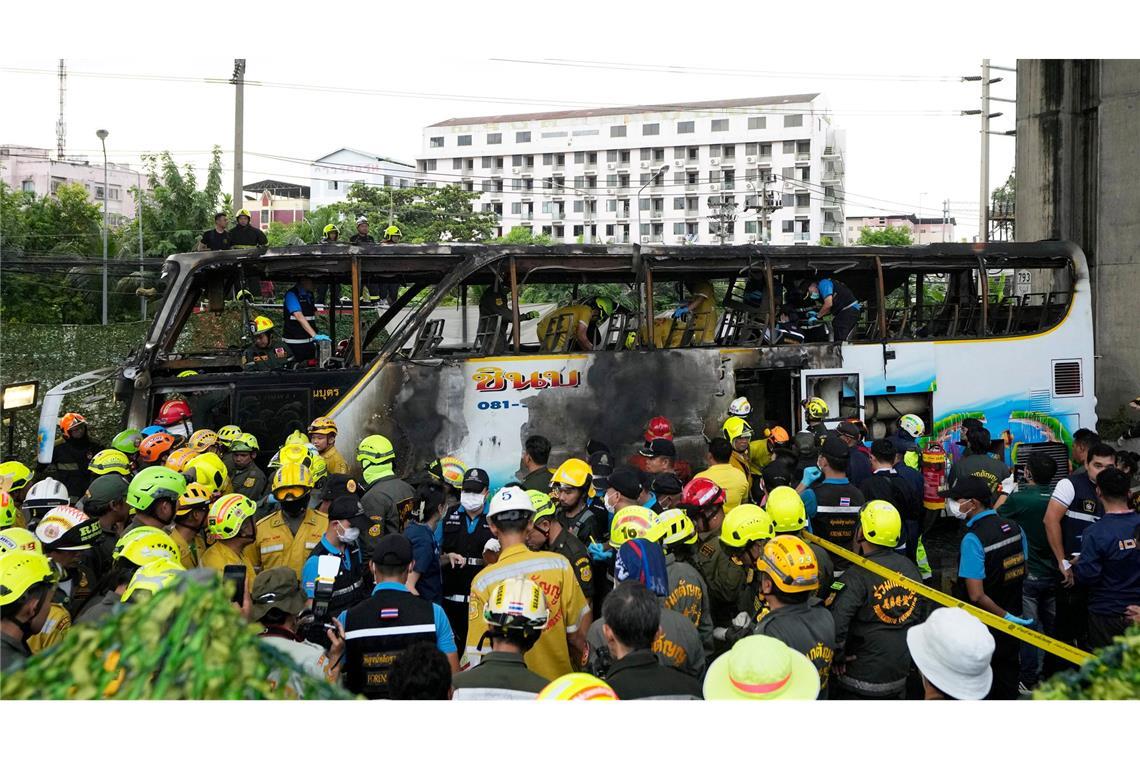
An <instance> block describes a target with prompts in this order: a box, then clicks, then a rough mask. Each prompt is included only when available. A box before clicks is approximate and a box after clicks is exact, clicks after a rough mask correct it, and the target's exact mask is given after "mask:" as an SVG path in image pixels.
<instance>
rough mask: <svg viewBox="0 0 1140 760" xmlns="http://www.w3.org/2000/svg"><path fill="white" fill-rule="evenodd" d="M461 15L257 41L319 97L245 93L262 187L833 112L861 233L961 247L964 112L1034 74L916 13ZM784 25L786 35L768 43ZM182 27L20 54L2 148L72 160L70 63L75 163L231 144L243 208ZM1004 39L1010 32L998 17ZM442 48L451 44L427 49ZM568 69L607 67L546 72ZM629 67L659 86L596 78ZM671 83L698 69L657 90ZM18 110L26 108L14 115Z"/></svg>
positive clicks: (227, 120)
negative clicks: (488, 133)
mask: <svg viewBox="0 0 1140 760" xmlns="http://www.w3.org/2000/svg"><path fill="white" fill-rule="evenodd" d="M445 6H446V4H444V5H442V6H437V5H431V6H430V8H429V14H430V15H428V16H423V15H422V13H421V15H420V16H417V15H416V12H417V9H412V10H406V9H405V10H399V11H385V12H384V15H383V16H381V15H380V14H379V12H378V11H371V10H366V11H363V12H361V13H363V14H364V15H363V16H359V17H358V18H356V19H355V21H353V23H352V24H350V23H349V22H350V20H351V19H350V17H349V16H347V15H345V14H343V13H335V14H331V15H332V17H335V18H336V19H337V26H338V28H340V29H341V30H342V32H343V31H346V30H348V29H349V28H351V27H352V26H354V25H355V26H358V30H359V34H360V39H359V41H356V40H354V39H352V38H351V37H343V36H341V37H338V38H337V40H336V41H335V42H334V41H328V42H325V41H324V40H322V39H321V38H320V35H319V33H318V29H317V26H315V24H318V23H319V22H318V18H319V16H320V14H319V13H315V12H314V11H313V10H312V9H313V6H312V5H309V6H305V7H306V8H307V9H308V11H307V15H306V17H305V18H304V20H302V21H298V22H293V23H292V24H291V27H292V28H291V30H290V33H291V34H292V36H293V37H294V38H295V37H296V36H297V35H298V33H302V34H301V36H302V37H303V39H291V40H290V39H288V38H287V37H286V36H285V35H286V33H285V32H283V31H282V30H281V29H279V28H275V27H264V28H263V27H257V30H258V34H256V35H254V34H251V35H249V37H250V38H251V47H252V48H258V47H260V48H261V49H260V50H255V49H251V50H242V51H238V54H240V55H245V56H246V58H247V59H248V64H247V79H249V80H252V81H255V82H257V81H261V82H266V83H276V84H292V85H302V86H304V87H305V88H306V89H296V88H289V87H280V86H248V87H247V88H246V103H245V150H246V158H245V179H246V182H251V181H256V180H258V179H263V178H267V177H276V178H279V179H284V180H288V181H295V182H300V183H307V181H308V168H307V167H306V166H305V165H304V164H303V163H297V162H289V161H282V160H278V159H272V158H267V157H265V156H259V155H255V154H266V155H272V156H281V157H288V158H292V159H295V160H296V161H301V162H303V161H308V160H312V159H315V158H317V157H319V156H321V155H324V154H326V153H328V152H330V151H332V150H335V149H336V148H339V147H342V146H349V147H355V148H359V149H362V150H365V151H374V152H376V153H377V154H381V155H388V156H391V157H394V158H397V159H401V160H405V161H411V160H412V159H414V158H416V157H417V155H418V154H419V151H420V142H421V130H422V128H423V127H424V126H425V125H427V124H430V123H432V122H435V121H439V120H441V119H445V118H449V117H454V116H473V115H490V114H503V113H515V112H526V111H536V110H538V111H541V110H549V109H554V108H559V107H571V108H572V107H586V106H588V105H597V104H603V105H618V104H639V103H656V102H671V101H688V100H711V99H717V98H739V97H750V96H768V95H783V94H790V93H806V92H820V93H823V94H824V95H825V96H826V97H827V100H828V102H829V103H830V106H831V110H832V112H833V114H834V124H835V125H836V126H837V127H839V128H842V129H845V130H846V132H847V155H846V168H847V180H846V191H847V197H848V205H847V214H848V215H852V214H856V213H871V214H875V213H916V212H921V213H924V214H926V215H929V216H939V215H941V208H942V201H943V200H944V199H949V200H950V208H951V212H952V214H953V216H954V217H955V218H956V219H957V221H958V225H959V236H960V237H961V236H966V235H973V234H974V233H975V232H976V228H977V216H978V184H979V133H978V118H977V117H964V116H961V115H959V112H960V111H961V110H963V109H974V108H978V107H979V97H980V88H979V85H978V83H976V82H973V83H968V82H961V81H960V78H961V77H962V76H963V75H969V74H976V73H978V70H979V67H980V62H981V58H982V56H983V54H988V55H989V56H990V57H991V58H992V62H993V63H994V64H999V65H1009V66H1013V65H1015V63H1016V58H1017V50H1016V48H1017V47H1018V45H1017V44H1001V43H1002V38H1000V37H996V38H995V35H994V33H993V32H994V30H993V29H989V30H988V32H987V33H986V34H984V35H982V37H980V38H978V39H972V40H970V42H969V43H967V42H965V40H964V38H960V37H959V38H957V39H956V37H955V35H956V34H960V33H961V32H958V31H957V30H956V29H955V22H954V21H946V20H936V19H932V18H930V17H929V15H928V16H927V18H925V19H924V18H923V17H922V12H921V11H916V10H915V8H914V6H913V5H909V4H907V5H904V4H899V5H897V6H895V7H897V8H899V12H896V13H884V14H882V15H876V16H875V17H873V18H872V17H866V18H860V17H856V18H849V17H847V18H844V17H841V16H839V15H837V13H838V11H835V10H828V9H827V5H826V4H813V6H811V10H806V9H805V10H804V11H803V12H802V13H800V14H788V15H787V18H785V19H782V20H781V19H779V18H778V17H777V16H776V15H775V14H774V13H773V12H768V11H765V12H764V13H763V14H756V16H755V18H750V19H749V21H748V22H747V23H746V22H744V21H743V20H742V19H741V18H739V17H737V16H736V15H734V14H733V13H732V12H730V11H725V12H719V11H718V12H717V13H716V14H715V15H714V16H713V17H711V18H710V19H705V17H704V16H703V15H698V14H696V13H695V12H694V6H692V5H691V4H689V5H685V6H679V7H682V8H686V9H687V11H686V13H687V15H683V14H682V15H675V14H671V13H668V12H663V13H662V14H661V16H662V17H661V18H660V19H657V20H655V21H654V22H652V24H653V26H654V27H657V28H659V30H658V31H654V29H653V28H651V26H650V23H649V22H647V20H646V19H645V16H644V14H638V13H637V12H636V9H625V8H621V9H616V8H610V7H609V6H606V5H604V4H603V5H600V6H598V7H599V8H608V10H606V11H605V14H606V16H605V17H604V18H596V19H595V21H596V23H590V24H588V25H587V26H586V27H585V28H586V29H588V30H589V31H588V33H583V32H582V31H579V32H578V33H577V34H574V33H572V32H571V30H570V29H569V27H567V26H563V25H562V24H561V23H560V20H559V19H558V18H555V17H553V16H551V17H549V18H544V17H543V15H542V11H541V8H542V6H541V5H535V4H520V5H519V6H518V7H519V8H521V9H522V10H521V11H519V12H515V13H512V12H509V11H506V10H504V12H503V13H502V14H501V15H500V16H495V17H494V26H493V28H492V30H491V31H483V32H479V31H477V30H476V28H475V27H474V26H468V25H467V24H466V23H465V22H461V21H459V20H457V19H455V17H453V16H451V15H449V13H448V12H447V11H445V10H444V8H445ZM78 7H80V8H82V6H78ZM140 7H145V8H150V9H151V10H150V11H149V12H150V13H151V17H148V19H147V20H146V21H147V24H150V23H151V22H152V21H155V22H157V23H161V20H160V19H158V18H157V17H156V16H154V14H155V13H159V14H161V12H162V11H155V10H154V8H155V6H154V5H153V4H149V5H146V4H144V5H142V6H140ZM261 7H262V6H250V8H251V9H253V8H261ZM291 7H292V5H291V4H290V3H284V4H282V5H281V8H280V9H281V11H282V13H283V14H284V15H287V12H288V10H289V9H290V8H291ZM464 7H469V6H464ZM484 7H486V6H484ZM573 7H574V8H575V9H578V10H580V11H582V12H578V13H575V14H574V15H575V18H576V23H577V24H578V29H579V30H581V29H582V28H583V21H589V20H590V18H591V17H590V15H589V13H588V10H589V8H590V7H591V6H590V5H589V4H588V3H576V4H574V6H573ZM718 7H719V6H718ZM726 7H727V6H726ZM746 7H748V8H751V9H755V8H758V7H761V6H757V5H756V4H749V5H748V6H746ZM417 8H418V6H417ZM906 9H909V10H906ZM904 10H906V12H903V11H904ZM599 12H602V11H599ZM785 13H786V12H785ZM848 13H849V12H848ZM401 14H402V15H401ZM124 15H125V16H128V17H129V14H124ZM447 19H452V21H451V22H450V23H448V22H447ZM769 20H772V21H777V22H781V23H780V24H779V25H776V24H772V25H768V24H767V22H768V21H769ZM486 21H487V17H486V14H484V18H483V22H484V23H486ZM118 23H119V22H116V25H118ZM169 23H170V24H171V25H173V26H170V27H168V29H167V31H165V32H164V34H170V35H173V36H174V39H175V40H178V39H180V38H179V36H178V35H179V34H180V32H179V31H178V30H179V29H181V34H183V35H189V37H183V38H181V39H182V42H180V43H179V42H170V43H169V44H166V42H167V41H166V40H165V38H163V39H155V38H154V35H153V34H151V35H147V39H146V40H145V41H144V42H141V43H140V44H141V45H145V46H147V47H149V48H150V49H149V50H148V51H147V52H145V53H142V52H140V53H138V54H134V55H127V54H126V52H127V48H126V47H124V45H122V44H116V45H113V46H112V48H113V50H114V53H115V54H114V55H98V54H97V53H95V52H94V51H93V49H92V48H93V43H92V39H91V37H90V36H89V35H83V34H82V33H81V32H80V33H79V34H80V36H78V37H73V39H71V40H67V39H66V36H67V34H68V33H71V34H73V35H74V34H75V33H76V32H75V29H74V28H72V29H71V30H70V32H64V33H62V38H61V39H60V40H59V44H58V50H51V49H45V46H44V45H43V44H42V43H43V41H42V39H40V40H36V41H35V42H36V44H35V49H34V51H28V53H25V54H20V51H19V50H18V44H19V43H17V47H14V48H12V49H11V50H6V51H4V52H0V92H2V93H3V102H4V103H5V107H3V108H0V143H18V144H26V145H34V146H41V147H47V148H53V149H54V145H55V121H56V118H57V112H58V92H57V86H56V79H55V77H54V75H53V74H38V73H32V71H34V70H51V71H54V69H55V67H56V63H57V58H55V57H51V56H53V55H56V56H58V55H62V56H64V57H65V58H66V60H67V65H68V68H69V69H70V70H71V72H72V74H71V76H70V77H69V79H68V83H67V100H66V109H65V114H66V121H67V129H68V139H67V149H68V152H69V153H85V154H88V155H89V156H91V157H93V158H94V157H95V156H96V155H97V153H98V149H99V143H98V140H97V139H96V138H95V130H96V129H98V128H106V129H108V130H110V133H111V134H110V137H109V138H108V141H107V145H108V150H109V154H110V156H111V159H112V160H113V161H114V160H122V161H128V162H132V163H136V162H137V161H138V155H139V153H140V152H143V151H158V150H164V149H169V150H170V151H172V152H173V153H174V154H175V156H176V158H178V159H179V161H180V162H189V163H192V164H194V165H196V166H200V167H205V165H206V162H207V158H208V152H209V150H210V148H211V146H212V145H214V144H218V145H220V146H221V147H222V148H223V150H224V151H226V153H225V156H224V165H225V168H226V170H227V175H226V182H225V186H226V188H227V189H229V187H230V186H231V185H232V180H230V178H229V177H230V175H229V173H228V172H229V169H230V168H231V167H232V160H233V156H232V147H233V88H232V87H231V86H229V85H228V84H223V83H214V84H211V83H207V82H205V81H204V78H205V77H216V78H218V79H221V80H228V78H229V77H230V75H231V72H232V68H233V57H232V56H233V55H234V53H233V52H231V51H228V50H226V51H221V50H220V51H219V52H218V53H217V54H208V53H209V48H210V47H211V46H210V45H202V44H198V42H201V41H202V40H203V39H206V40H209V39H213V37H212V36H211V34H210V33H203V32H200V31H199V32H196V31H195V30H194V29H193V28H191V27H186V28H182V27H180V26H179V24H180V23H181V22H180V21H176V20H170V22H169ZM194 23H195V24H198V25H199V26H200V25H201V23H202V22H201V21H195V22H194ZM277 23H278V24H280V23H281V22H277ZM957 23H958V24H959V26H958V29H959V30H962V29H967V28H968V26H963V25H961V19H958V21H957ZM994 23H995V24H1000V23H1001V20H1000V19H998V18H996V17H994ZM216 24H217V32H218V34H219V35H220V36H221V37H224V38H227V39H229V38H234V37H235V35H236V37H237V38H241V37H243V36H245V35H243V34H242V33H241V32H239V31H238V30H239V29H242V28H246V29H253V28H254V27H253V26H251V24H252V21H250V20H246V21H244V22H241V23H237V24H233V23H232V22H231V21H230V20H225V19H221V18H219V19H217V20H216ZM440 24H443V26H445V27H446V28H445V29H440ZM298 25H299V26H300V27H301V28H300V29H299V28H298ZM433 25H434V26H433ZM309 26H312V28H311V29H309V28H308V27H309ZM12 28H13V29H15V28H16V26H15V25H14V26H13V27H12ZM151 28H152V29H153V27H151ZM748 28H755V29H756V30H757V31H756V32H755V34H754V35H750V36H754V37H755V39H756V42H755V43H745V42H744V41H743V38H742V35H741V33H740V29H748ZM170 29H174V30H175V31H170ZM393 29H398V30H399V33H396V34H394V33H393V32H392V30H393ZM433 29H434V30H436V31H438V34H436V33H434V32H433V33H428V30H433ZM697 30H703V31H697ZM122 32H123V30H122V29H119V28H118V26H116V29H115V37H116V39H118V40H122V39H123V38H124V36H123V33H122ZM202 34H205V37H201V36H200V35H202ZM128 35H129V31H128ZM191 40H197V41H198V42H191ZM885 40H891V41H892V42H891V43H890V44H884V41H885ZM959 40H961V41H960V42H959ZM241 43H242V44H245V40H244V39H242V40H241ZM629 43H634V44H629ZM48 47H50V46H48ZM1021 47H1024V41H1023V42H1022V43H1021ZM975 50H976V54H975ZM188 52H189V53H191V54H190V55H187V53H188ZM1029 54H1030V55H1033V54H1039V53H1034V52H1030V53H1029ZM1055 54H1057V55H1060V54H1061V52H1060V51H1059V50H1058V51H1057V53H1055ZM496 59H517V60H516V61H505V60H496ZM551 59H560V60H572V61H580V62H587V63H588V64H589V65H585V66H583V65H572V66H571V65H546V64H542V63H538V62H539V61H544V60H551ZM615 62H616V63H620V64H623V65H629V64H636V65H638V66H641V67H643V70H623V69H622V68H619V67H614V66H605V65H603V66H602V67H596V64H597V63H603V64H607V63H615ZM657 66H673V67H685V68H682V69H678V70H672V71H659V70H653V69H654V67H657ZM710 70H716V71H715V72H712V71H710ZM88 74H110V75H116V76H90V75H88ZM124 75H126V76H125V77H124ZM995 75H996V76H1002V77H1004V78H1005V81H1003V82H1001V83H999V84H997V85H995V86H994V88H993V92H992V94H993V95H996V96H999V97H1008V98H1013V97H1014V95H1015V86H1014V77H1015V75H1014V74H1013V73H1010V72H996V73H995ZM128 77H129V78H128ZM136 77H171V78H188V79H189V81H170V80H166V79H157V80H156V79H148V78H136ZM310 87H315V88H318V89H308V88H310ZM325 88H332V89H325ZM353 90H359V91H357V92H354V91H353ZM360 91H363V92H360ZM399 93H404V94H403V95H401V94H399ZM14 103H19V104H20V107H19V108H12V107H7V106H10V105H12V104H14ZM1013 109H1014V107H1013V104H1011V103H1010V104H1006V103H995V104H994V106H993V110H1000V111H1003V112H1004V113H1005V116H1003V117H1000V118H997V119H994V120H993V121H992V123H993V128H994V129H997V130H1006V129H1012V128H1013V126H1014V118H1013ZM1013 160H1014V140H1013V138H1009V137H1000V136H993V137H992V139H991V171H990V177H991V186H992V187H993V186H997V185H998V184H1000V183H1001V182H1003V181H1004V180H1005V178H1006V176H1007V175H1008V174H1009V172H1010V170H1011V169H1012V168H1013ZM920 204H921V206H920Z"/></svg>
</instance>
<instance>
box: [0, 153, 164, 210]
mask: <svg viewBox="0 0 1140 760" xmlns="http://www.w3.org/2000/svg"><path fill="white" fill-rule="evenodd" d="M0 181H3V182H4V183H5V184H6V185H8V187H10V188H12V189H13V190H22V191H24V192H26V193H33V194H34V195H35V196H36V197H37V198H42V197H44V196H47V195H50V196H51V197H53V198H54V197H55V194H56V190H57V189H58V188H59V186H60V185H64V184H71V183H78V184H80V185H83V186H84V187H85V188H87V196H88V197H89V198H90V199H91V200H93V201H95V202H96V203H98V204H99V205H100V206H102V205H103V196H104V193H106V196H107V213H108V215H109V217H110V219H111V223H112V224H120V223H122V222H123V221H126V220H129V219H134V218H135V197H134V196H133V195H132V194H131V192H130V190H131V188H135V187H139V186H145V183H146V181H147V179H146V177H145V176H143V175H142V174H141V173H140V172H138V171H135V170H134V169H132V168H130V165H128V164H121V163H120V164H116V163H111V162H108V163H107V186H106V188H104V186H103V164H101V163H99V164H96V163H91V162H90V161H88V160H86V157H84V156H69V157H68V158H66V159H65V160H63V161H59V160H57V159H55V158H52V156H51V154H50V153H49V152H48V150H47V149H46V148H32V147H29V146H26V145H0Z"/></svg>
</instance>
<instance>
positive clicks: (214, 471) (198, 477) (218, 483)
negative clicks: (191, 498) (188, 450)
mask: <svg viewBox="0 0 1140 760" xmlns="http://www.w3.org/2000/svg"><path fill="white" fill-rule="evenodd" d="M184 472H185V474H186V476H187V477H188V478H189V476H190V475H191V474H193V476H194V481H195V482H197V483H201V484H202V485H204V486H206V487H207V488H211V489H213V490H214V491H215V492H216V493H221V492H222V491H225V490H226V485H227V484H228V483H229V480H230V473H229V471H228V470H227V469H226V464H225V462H223V461H222V458H221V457H220V456H218V455H217V454H215V453H214V452H212V451H207V452H206V453H204V454H199V455H198V456H196V457H194V458H193V459H191V460H190V461H189V462H188V463H187V464H186V469H185V470H184Z"/></svg>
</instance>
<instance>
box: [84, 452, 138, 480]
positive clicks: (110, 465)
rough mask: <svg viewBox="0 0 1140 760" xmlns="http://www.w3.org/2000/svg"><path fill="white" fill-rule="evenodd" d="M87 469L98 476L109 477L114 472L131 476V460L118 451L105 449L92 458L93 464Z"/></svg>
mask: <svg viewBox="0 0 1140 760" xmlns="http://www.w3.org/2000/svg"><path fill="white" fill-rule="evenodd" d="M87 469H88V470H90V471H91V472H93V473H95V474H96V475H107V474H108V473H112V472H117V473H119V474H120V475H130V474H131V459H130V457H128V456H127V455H126V454H124V453H123V452H121V451H119V450H118V449H103V450H102V451H100V452H99V453H98V454H96V455H95V456H93V457H91V464H90V465H88V467H87Z"/></svg>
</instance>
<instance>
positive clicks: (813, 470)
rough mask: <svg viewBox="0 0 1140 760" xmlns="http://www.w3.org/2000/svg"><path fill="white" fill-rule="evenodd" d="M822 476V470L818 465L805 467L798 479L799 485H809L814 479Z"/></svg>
mask: <svg viewBox="0 0 1140 760" xmlns="http://www.w3.org/2000/svg"><path fill="white" fill-rule="evenodd" d="M822 476H823V471H822V470H821V469H819V468H818V467H805V468H804V476H803V478H801V479H800V485H803V486H810V485H811V484H812V483H814V482H815V481H817V480H819V479H820V478H821V477H822Z"/></svg>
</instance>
